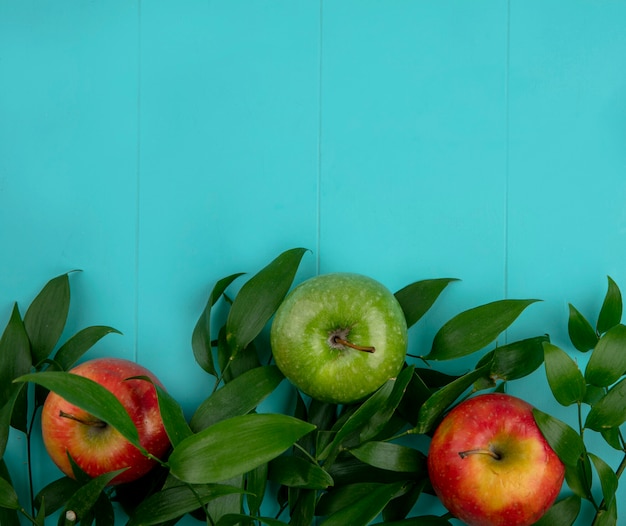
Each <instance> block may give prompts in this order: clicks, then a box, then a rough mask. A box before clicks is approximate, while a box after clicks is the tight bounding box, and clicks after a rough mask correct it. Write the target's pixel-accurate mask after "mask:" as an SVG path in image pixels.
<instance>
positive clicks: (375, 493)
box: [321, 482, 404, 526]
mask: <svg viewBox="0 0 626 526" xmlns="http://www.w3.org/2000/svg"><path fill="white" fill-rule="evenodd" d="M403 486H404V483H403V482H396V483H393V484H381V485H380V486H379V487H377V488H375V489H374V490H372V491H371V492H370V494H369V495H368V496H367V498H364V499H361V500H358V501H356V502H354V503H352V504H350V505H348V506H346V507H344V508H342V509H340V510H339V511H337V512H335V513H333V514H332V515H330V516H329V517H327V518H326V520H324V521H322V523H321V526H346V524H351V525H357V524H369V523H370V522H371V521H372V520H374V519H375V518H376V516H378V514H379V513H380V512H381V511H382V510H383V508H384V507H385V506H386V505H387V504H388V503H389V501H390V500H391V499H393V498H394V497H396V496H397V495H398V494H399V493H401V492H402V488H403Z"/></svg>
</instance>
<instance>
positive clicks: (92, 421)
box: [59, 411, 107, 427]
mask: <svg viewBox="0 0 626 526" xmlns="http://www.w3.org/2000/svg"><path fill="white" fill-rule="evenodd" d="M59 416H60V417H62V418H69V419H70V420H74V421H76V422H80V423H81V424H84V425H86V426H93V427H106V426H107V423H106V422H103V421H102V420H99V419H97V418H96V419H89V420H87V419H84V418H78V417H77V416H75V415H73V414H71V413H66V412H65V411H59Z"/></svg>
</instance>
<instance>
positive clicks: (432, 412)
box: [415, 363, 491, 434]
mask: <svg viewBox="0 0 626 526" xmlns="http://www.w3.org/2000/svg"><path fill="white" fill-rule="evenodd" d="M490 370H491V363H486V364H485V365H483V366H482V367H479V368H478V369H474V370H473V371H471V372H469V373H467V374H464V375H463V376H461V377H459V378H457V379H456V380H454V381H452V382H450V383H449V384H448V385H446V386H445V387H442V388H440V389H439V390H438V391H435V392H434V393H433V394H432V395H431V396H430V397H429V398H428V400H426V402H424V404H423V405H422V407H421V408H420V411H419V415H418V418H417V426H416V427H415V431H416V432H417V433H419V434H426V433H428V432H429V431H430V430H431V429H432V428H433V426H434V425H435V423H436V422H437V420H438V419H439V417H440V416H441V415H442V414H443V412H444V411H445V410H446V409H447V408H448V407H450V406H451V405H452V404H453V403H454V402H455V401H456V399H457V398H459V396H461V395H462V394H463V393H464V392H465V391H466V390H467V389H468V388H469V387H470V386H471V385H472V384H473V383H474V382H475V381H476V380H478V379H479V378H484V377H487V376H489V371H490Z"/></svg>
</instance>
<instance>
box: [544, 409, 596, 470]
mask: <svg viewBox="0 0 626 526" xmlns="http://www.w3.org/2000/svg"><path fill="white" fill-rule="evenodd" d="M533 416H534V417H535V422H537V425H538V426H539V429H540V430H541V433H542V434H543V436H544V437H545V439H546V440H547V442H548V444H550V447H551V448H552V449H553V450H554V452H555V453H556V454H557V455H558V457H559V458H560V459H561V461H562V462H563V463H564V464H566V465H568V466H576V465H577V463H578V459H579V458H580V457H581V455H582V454H583V453H584V452H585V444H584V443H583V441H582V438H581V437H580V435H579V434H578V433H577V432H576V431H574V429H572V428H571V427H570V426H569V425H567V424H566V423H565V422H563V421H561V420H558V419H557V418H555V417H553V416H551V415H549V414H547V413H544V412H543V411H540V410H539V409H536V408H534V409H533Z"/></svg>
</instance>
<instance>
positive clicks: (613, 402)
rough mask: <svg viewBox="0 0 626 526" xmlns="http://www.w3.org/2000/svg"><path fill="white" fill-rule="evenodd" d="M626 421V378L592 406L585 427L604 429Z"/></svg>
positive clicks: (597, 429) (595, 429) (596, 429)
mask: <svg viewBox="0 0 626 526" xmlns="http://www.w3.org/2000/svg"><path fill="white" fill-rule="evenodd" d="M624 422H626V378H624V379H622V380H620V381H619V382H618V383H616V384H615V385H614V386H613V387H611V389H609V391H608V392H607V394H606V395H605V396H604V397H603V398H602V399H601V400H599V401H598V402H596V403H595V404H593V406H591V409H590V411H589V413H588V414H587V418H586V420H585V427H586V428H588V429H593V430H594V431H602V430H603V429H607V428H609V427H618V426H621V425H622V424H623V423H624Z"/></svg>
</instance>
